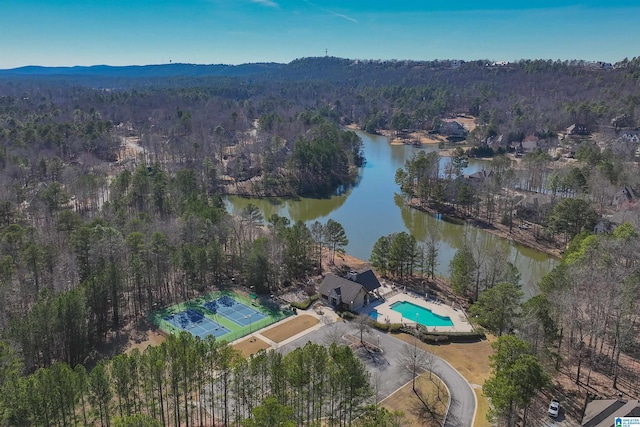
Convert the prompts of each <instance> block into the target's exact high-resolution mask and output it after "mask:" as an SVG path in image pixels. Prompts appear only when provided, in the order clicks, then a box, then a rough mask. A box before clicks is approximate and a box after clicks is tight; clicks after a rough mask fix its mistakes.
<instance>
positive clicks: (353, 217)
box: [226, 132, 556, 297]
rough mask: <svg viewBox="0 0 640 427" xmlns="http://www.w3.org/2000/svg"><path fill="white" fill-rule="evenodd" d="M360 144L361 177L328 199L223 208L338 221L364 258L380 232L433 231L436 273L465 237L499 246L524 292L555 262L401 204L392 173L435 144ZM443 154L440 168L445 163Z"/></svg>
mask: <svg viewBox="0 0 640 427" xmlns="http://www.w3.org/2000/svg"><path fill="white" fill-rule="evenodd" d="M358 135H360V137H361V138H362V141H363V143H364V154H365V157H366V159H367V163H366V165H365V166H364V167H363V168H362V169H361V176H360V182H359V183H358V185H356V186H355V187H353V188H352V189H350V190H349V191H347V192H346V193H345V194H342V195H337V196H333V197H331V198H327V199H311V198H299V199H295V200H293V199H291V200H283V199H251V198H245V197H239V196H229V197H227V198H226V204H227V209H228V210H230V211H231V212H234V213H238V212H240V211H241V210H242V209H243V208H244V207H245V206H247V205H248V204H249V203H253V204H255V205H256V206H258V207H259V208H260V209H261V211H262V213H263V215H264V216H265V218H268V217H269V216H271V214H274V213H276V214H278V215H281V216H286V217H287V218H289V219H290V220H292V221H298V220H301V221H304V222H306V223H307V224H310V223H312V222H314V221H316V220H318V221H320V222H321V223H325V222H326V221H327V220H328V219H329V218H332V219H334V220H335V221H338V222H340V223H341V224H342V225H343V227H344V229H345V231H346V233H347V237H348V238H349V245H348V246H347V248H346V251H347V253H348V254H350V255H353V256H356V257H358V258H361V259H364V260H368V259H369V256H370V255H371V249H372V248H373V245H374V243H375V242H376V240H378V238H379V237H380V236H384V235H388V234H391V233H399V232H402V231H406V232H408V233H410V234H412V235H413V236H414V237H415V238H416V239H417V240H418V241H424V240H425V239H426V237H427V236H429V235H434V236H436V238H437V240H438V241H439V242H440V247H439V254H438V262H439V264H438V268H437V272H438V274H439V275H441V276H445V277H447V276H448V275H449V273H448V268H449V261H450V260H451V258H452V257H453V255H454V254H455V252H456V250H457V249H458V248H460V247H461V246H462V243H463V242H464V241H465V239H467V241H469V242H471V244H473V245H476V246H477V247H479V248H482V249H483V251H484V252H485V253H486V251H487V250H489V249H491V248H495V247H496V246H499V247H501V248H503V250H504V251H506V252H507V253H508V254H509V259H510V260H511V262H513V263H514V264H515V265H516V267H517V268H518V270H519V271H520V274H521V275H522V280H521V284H522V287H523V291H524V292H525V295H526V296H527V297H531V296H532V295H535V294H537V293H538V287H537V283H538V281H539V280H540V278H541V277H542V276H543V275H544V274H546V273H547V272H549V271H550V270H551V269H552V268H553V267H554V266H555V264H556V260H555V259H554V258H553V257H550V256H549V255H547V254H545V253H543V252H539V251H536V250H534V249H529V248H526V247H524V246H521V245H518V244H515V243H513V242H510V241H508V240H506V239H502V238H500V237H497V236H494V235H493V234H490V233H487V232H486V231H484V230H481V229H478V228H475V227H472V226H470V225H467V224H462V225H458V224H453V223H450V222H446V221H442V220H438V219H436V218H434V217H433V216H431V215H429V214H427V213H424V212H420V211H417V210H415V209H410V208H408V207H406V206H405V204H404V202H403V200H402V197H401V196H399V195H398V193H399V191H400V190H399V188H398V186H397V185H396V184H395V183H394V175H395V172H396V170H397V169H398V168H400V167H403V166H404V164H405V161H406V160H407V159H410V158H411V157H412V156H413V155H414V154H415V153H417V152H418V151H420V150H427V151H437V147H435V146H431V145H429V146H425V147H414V146H410V145H391V144H389V141H388V140H387V138H385V137H381V136H375V135H369V134H366V133H362V132H358ZM448 161H449V159H448V158H443V159H442V166H441V170H444V166H445V164H446V163H448ZM483 168H489V163H486V162H483V161H471V162H470V163H469V167H468V168H467V169H466V170H465V174H469V173H473V172H476V171H478V170H482V169H483Z"/></svg>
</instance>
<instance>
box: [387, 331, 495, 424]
mask: <svg viewBox="0 0 640 427" xmlns="http://www.w3.org/2000/svg"><path fill="white" fill-rule="evenodd" d="M397 337H398V338H400V339H401V340H403V341H407V342H410V343H413V337H412V336H411V335H406V334H399V335H397ZM494 340H495V338H493V337H491V336H489V337H488V339H487V340H484V341H480V342H475V343H460V344H454V343H451V344H445V345H427V344H424V343H421V344H422V348H423V349H425V350H427V351H429V352H431V353H433V354H435V355H436V356H438V357H440V358H442V359H444V360H446V361H447V362H449V364H451V366H453V367H454V368H456V369H457V370H458V372H460V374H461V375H462V376H463V377H464V378H465V379H466V380H467V381H468V382H469V383H471V385H472V387H473V389H474V391H475V393H476V397H477V399H478V407H477V412H476V418H475V420H474V421H473V426H474V427H491V424H490V423H489V422H488V421H487V412H488V411H489V402H488V400H487V399H486V398H485V397H484V395H483V394H482V384H484V382H485V380H486V379H487V378H489V376H490V374H491V368H490V367H489V355H491V354H493V349H492V348H491V343H492V342H493V341H494Z"/></svg>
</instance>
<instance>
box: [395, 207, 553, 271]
mask: <svg viewBox="0 0 640 427" xmlns="http://www.w3.org/2000/svg"><path fill="white" fill-rule="evenodd" d="M407 206H409V207H410V208H412V209H416V210H419V211H421V212H425V213H427V214H429V215H432V216H437V215H445V217H448V218H453V219H455V220H459V221H463V222H465V223H466V224H469V225H471V226H473V227H476V228H479V229H482V230H484V231H486V232H487V233H490V234H493V235H494V236H498V237H500V238H503V239H506V240H509V241H511V242H514V243H517V244H519V245H522V246H524V247H526V248H529V249H534V250H536V251H539V252H543V253H545V254H547V255H549V256H552V257H554V258H556V259H561V258H562V253H563V252H564V247H560V246H558V242H555V241H554V242H549V241H547V240H538V239H536V238H535V235H534V232H535V231H536V230H535V227H541V226H539V225H537V224H534V225H533V227H530V228H525V229H523V228H520V227H517V226H515V225H514V226H512V227H511V230H510V229H509V226H508V225H504V224H500V223H497V224H491V223H488V222H486V221H484V220H482V219H480V218H477V217H475V216H470V215H469V216H467V215H462V214H460V212H458V211H456V210H455V209H453V208H452V207H449V206H447V207H445V208H446V210H445V211H443V210H437V209H434V208H432V207H430V206H424V205H422V204H421V203H420V201H419V200H417V199H412V200H410V201H409V202H407ZM444 220H445V221H446V220H447V218H444Z"/></svg>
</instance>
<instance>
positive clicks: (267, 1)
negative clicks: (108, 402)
mask: <svg viewBox="0 0 640 427" xmlns="http://www.w3.org/2000/svg"><path fill="white" fill-rule="evenodd" d="M251 1H252V2H253V3H258V4H261V5H262V6H267V7H278V3H276V2H274V1H272V0H251Z"/></svg>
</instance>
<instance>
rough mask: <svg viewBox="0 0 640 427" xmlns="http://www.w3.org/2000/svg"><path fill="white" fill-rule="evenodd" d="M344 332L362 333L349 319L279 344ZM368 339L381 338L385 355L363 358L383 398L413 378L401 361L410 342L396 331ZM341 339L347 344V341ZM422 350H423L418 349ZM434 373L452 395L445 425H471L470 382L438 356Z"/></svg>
mask: <svg viewBox="0 0 640 427" xmlns="http://www.w3.org/2000/svg"><path fill="white" fill-rule="evenodd" d="M344 334H352V335H358V334H359V332H356V331H355V330H354V329H350V327H349V325H348V324H346V323H333V324H330V325H326V326H324V327H322V328H320V329H319V330H317V331H313V332H311V333H309V334H307V335H305V336H303V337H301V338H299V339H297V340H295V341H292V342H291V343H289V344H286V345H284V346H282V347H280V348H278V351H280V352H281V353H282V354H286V353H288V352H290V351H292V350H294V349H295V348H297V347H302V346H304V345H305V344H306V343H307V342H308V341H312V342H316V343H319V344H325V345H326V344H330V343H332V342H340V337H341V336H342V335H344ZM365 339H366V341H369V342H371V343H373V344H378V342H379V343H380V344H379V345H380V347H381V348H382V349H383V351H384V353H383V354H382V356H378V357H376V356H374V357H363V358H362V360H363V361H364V362H365V364H366V366H367V369H368V371H369V372H370V373H371V379H372V384H373V386H374V388H375V389H376V395H377V399H378V401H379V400H382V399H384V398H385V397H387V396H389V395H390V394H391V393H393V392H394V391H396V390H397V389H399V388H400V387H402V386H403V385H405V384H406V383H408V382H409V381H410V380H411V372H409V370H408V369H407V368H406V367H403V366H401V364H400V363H399V357H400V355H401V354H402V353H403V351H404V348H405V345H406V343H405V342H404V341H401V340H399V339H397V338H395V337H394V336H393V335H389V334H384V333H381V334H378V333H377V331H374V332H372V333H370V334H367V335H365ZM340 343H342V344H344V342H340ZM418 351H421V350H420V349H418ZM433 373H434V374H436V375H438V376H439V377H440V378H441V379H442V381H443V382H444V383H445V384H446V386H447V388H448V389H449V392H450V395H451V407H450V410H449V416H448V417H447V422H446V424H445V426H446V427H471V426H472V425H473V416H474V414H475V409H476V399H475V394H474V393H473V390H472V389H471V386H470V385H469V383H468V382H467V381H466V380H465V379H464V378H463V377H462V375H460V373H459V372H458V371H456V370H455V369H453V367H451V365H449V364H448V363H447V362H445V361H444V360H442V359H440V358H437V357H436V358H435V361H434V363H433Z"/></svg>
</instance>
